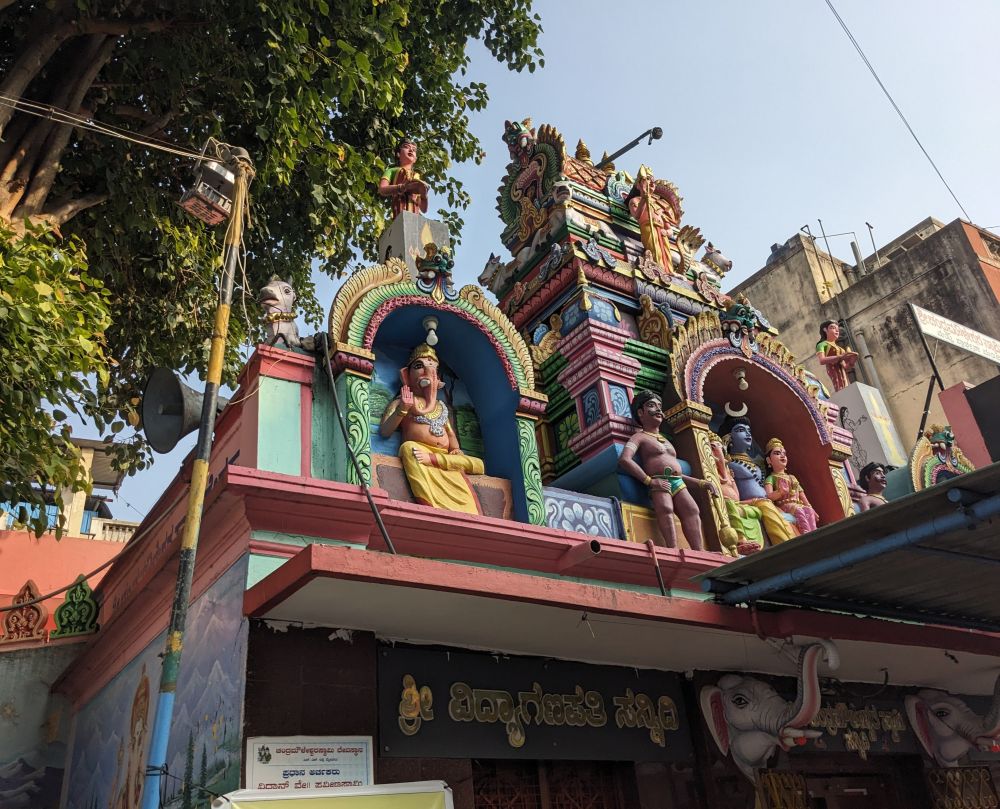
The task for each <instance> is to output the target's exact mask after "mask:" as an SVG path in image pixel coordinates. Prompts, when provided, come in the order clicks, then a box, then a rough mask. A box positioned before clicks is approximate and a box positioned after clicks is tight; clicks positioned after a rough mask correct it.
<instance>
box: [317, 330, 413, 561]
mask: <svg viewBox="0 0 1000 809" xmlns="http://www.w3.org/2000/svg"><path fill="white" fill-rule="evenodd" d="M322 338H323V359H324V360H325V361H326V362H325V365H326V377H327V379H329V380H330V390H331V392H332V393H333V406H334V409H335V410H336V411H337V423H338V424H339V425H340V431H341V432H342V433H343V434H344V446H346V447H347V454H348V455H349V456H350V458H351V463H352V464H353V465H354V471H355V473H356V474H357V476H358V480H359V481H360V483H361V489H362V490H363V491H364V493H365V497H366V498H368V505H369V507H370V508H371V510H372V514H374V515H375V522H376V523H378V530H379V531H380V532H381V534H382V539H384V540H385V545H386V547H387V548H388V549H389V552H390V553H393V554H394V553H396V546H395V545H393V544H392V540H391V539H389V532H388V531H387V530H386V529H385V523H383V522H382V515H381V514H380V513H379V510H378V506H377V505H375V501H374V500H373V499H372V493H371V491H370V490H369V488H368V482H367V481H366V480H365V476H364V474H362V472H361V464H360V463H359V462H358V456H357V455H355V454H354V449H353V448H352V447H351V439H350V436H349V435H348V431H347V419H346V418H345V417H344V411H343V410H341V407H340V396H338V395H337V382H336V380H335V379H334V378H333V361H332V360H331V359H330V337H329V335H328V334H327V333H326V332H323V334H322ZM366 417H367V416H366Z"/></svg>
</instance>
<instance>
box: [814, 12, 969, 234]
mask: <svg viewBox="0 0 1000 809" xmlns="http://www.w3.org/2000/svg"><path fill="white" fill-rule="evenodd" d="M824 2H825V3H826V4H827V6H829V8H830V11H832V12H833V16H834V17H836V18H837V22H838V23H840V27H841V28H843V29H844V33H845V34H847V38H848V39H849V40H851V44H852V45H853V46H854V50H856V51H857V52H858V56H860V57H861V61H863V62H864V63H865V67H867V68H868V71H869V72H870V73H871V74H872V76H873V77H874V78H875V81H876V82H878V86H879V87H881V88H882V92H883V93H885V97H886V98H888V99H889V103H890V104H892V108H893V109H894V110H896V114H897V115H898V116H899V118H900V120H901V121H902V122H903V125H904V126H905V127H906V129H907V131H908V132H909V133H910V135H911V136H912V137H913V140H914V141H915V142H916V144H917V146H919V147H920V151H921V152H923V153H924V157H926V158H927V162H928V163H930V164H931V167H932V168H933V169H934V171H935V172H936V173H937V176H938V178H939V179H940V180H941V182H942V183H944V187H945V188H947V189H948V193H949V194H951V198H952V199H953V200H955V204H956V205H957V206H958V207H959V209H960V210H961V211H962V214H963V216H965V218H966V220H967V221H969V222H971V221H972V217H971V216H969V212H968V211H966V210H965V206H963V205H962V203H961V202H959V201H958V197H957V196H955V192H954V191H952V190H951V186H950V185H948V181H947V180H946V179H945V178H944V175H943V174H942V173H941V170H940V169H939V168H938V167H937V163H935V162H934V160H933V159H932V158H931V156H930V154H929V153H928V151H927V149H925V148H924V144H922V143H921V142H920V138H918V137H917V133H916V132H914V131H913V127H912V126H910V122H909V121H908V120H906V116H905V115H903V111H902V110H901V109H900V108H899V105H898V104H897V103H896V101H895V99H893V97H892V94H891V93H890V92H889V90H888V88H887V87H886V86H885V84H883V82H882V79H880V78H879V75H878V73H877V72H876V70H875V67H874V66H873V65H872V63H871V62H870V61H868V57H867V56H865V52H864V51H863V50H862V49H861V45H860V44H858V41H857V40H856V39H855V38H854V34H852V33H851V29H850V28H848V27H847V23H846V22H844V19H843V17H841V16H840V14H838V13H837V9H835V8H834V7H833V0H824Z"/></svg>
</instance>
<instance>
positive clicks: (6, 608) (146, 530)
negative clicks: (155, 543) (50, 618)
mask: <svg viewBox="0 0 1000 809" xmlns="http://www.w3.org/2000/svg"><path fill="white" fill-rule="evenodd" d="M185 497H187V494H182V495H181V496H180V497H178V498H177V499H175V500H174V502H172V503H171V504H170V505H169V506H167V507H166V508H165V509H164V510H163V513H162V514H160V516H159V517H157V518H156V519H155V520H153V521H152V522H151V523H150V524H149V525H147V526H146V527H145V528H143V529H142V530H141V531H138V532H136V533H135V534H133V535H132V538H131V539H130V540H129V541H128V542H126V543H125V547H124V548H123V549H122V551H121V553H117V554H115V555H114V556H112V557H111V558H110V559H108V561H107V562H105V563H104V564H102V565H101V566H100V567H97V568H94V569H93V570H91V571H90V573H85V574H84V575H83V576H77V577H76V579H74V580H73V582H72V583H71V584H67V585H66V586H65V587H60V588H59V589H58V590H53V591H52V592H50V593H45V594H44V595H40V596H38V598H31V599H28V600H27V601H22V602H20V603H19V604H6V605H4V606H0V612H11V611H13V610H19V609H21V608H22V607H30V606H32V605H34V604H41V603H42V602H43V601H47V600H48V599H50V598H52V597H53V596H57V595H61V594H62V593H65V592H66V591H67V590H69V589H70V588H71V587H75V586H76V583H77V582H78V581H80V579H81V578H82V579H84V580H86V579H92V578H93V577H94V576H96V575H97V574H98V573H100V572H101V571H102V570H104V569H105V568H108V567H110V566H111V565H112V564H113V563H114V562H117V561H118V560H119V559H121V558H122V557H123V556H125V555H127V554H128V553H129V551H130V550H131V549H132V548H135V547H136V546H137V545H138V544H139V538H140V537H144V536H145V535H146V534H148V533H149V532H150V531H152V530H153V529H154V528H155V527H156V526H157V525H159V524H160V523H161V522H163V520H164V519H166V517H167V515H168V514H170V513H171V512H172V511H173V510H174V506H176V505H177V504H178V503H180V502H181V500H183V499H184V498H185Z"/></svg>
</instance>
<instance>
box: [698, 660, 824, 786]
mask: <svg viewBox="0 0 1000 809" xmlns="http://www.w3.org/2000/svg"><path fill="white" fill-rule="evenodd" d="M820 655H823V656H824V657H825V659H826V662H827V664H828V665H829V667H830V668H832V669H835V668H837V666H838V665H839V657H838V655H837V650H836V647H835V646H834V645H833V643H832V642H830V641H823V642H821V643H814V644H810V645H809V646H806V647H803V648H802V649H800V650H799V664H798V687H797V691H796V696H795V701H794V702H788V701H787V700H784V699H782V698H781V697H780V696H779V695H778V693H777V692H776V691H775V690H774V689H773V688H772V687H771V686H770V685H769V684H768V683H765V682H764V681H762V680H758V679H757V678H755V677H745V676H743V675H739V674H727V675H725V676H723V677H722V678H720V679H719V683H718V686H705V687H704V688H702V690H701V708H702V713H703V714H704V716H705V721H706V723H707V724H708V727H709V730H710V731H711V733H712V738H713V739H715V743H716V744H717V745H718V746H719V750H721V751H722V753H723V755H729V754H732V757H733V761H734V763H735V764H736V766H737V767H739V769H740V771H741V772H742V773H743V774H744V775H746V776H747V778H749V779H750V780H751V781H753V780H754V779H755V772H756V770H757V769H758V768H760V767H763V766H765V765H766V764H767V761H768V759H769V758H770V757H771V756H772V755H773V754H774V752H775V750H776V749H777V748H778V747H781V748H782V749H783V750H789V749H791V748H792V747H794V746H796V745H803V744H806V743H807V742H808V741H809V739H815V738H818V737H819V736H821V735H822V732H821V731H818V730H811V729H809V723H810V722H811V721H812V720H813V719H814V718H815V716H816V713H817V712H818V711H819V708H820V702H821V699H822V698H821V694H820V690H819V676H818V664H819V658H820Z"/></svg>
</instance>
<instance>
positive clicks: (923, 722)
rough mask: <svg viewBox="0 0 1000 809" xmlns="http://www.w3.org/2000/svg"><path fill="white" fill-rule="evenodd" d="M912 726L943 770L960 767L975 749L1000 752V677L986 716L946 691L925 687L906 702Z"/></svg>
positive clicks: (928, 752)
mask: <svg viewBox="0 0 1000 809" xmlns="http://www.w3.org/2000/svg"><path fill="white" fill-rule="evenodd" d="M903 702H904V704H905V706H906V715H907V717H908V718H909V720H910V727H912V728H913V732H914V733H916V735H917V738H918V739H920V743H921V744H922V745H923V747H924V750H926V751H927V754H928V755H929V756H931V757H932V758H933V759H934V761H935V762H937V764H938V766H939V767H957V766H958V761H959V759H961V758H962V757H963V756H964V755H965V754H966V753H968V752H969V751H970V750H971V749H972V748H974V747H975V748H977V749H979V750H982V751H993V752H1000V743H998V739H1000V676H998V677H997V679H996V682H995V683H994V685H993V704H992V705H991V706H990V710H989V712H988V713H987V714H986V716H982V717H981V716H979V715H978V714H976V713H975V712H974V711H973V710H972V709H971V708H970V707H969V706H968V705H967V704H966V703H965V702H964V701H963V700H961V699H959V698H958V697H956V696H953V695H952V694H949V693H947V692H946V691H937V690H935V689H933V688H925V689H922V690H921V691H918V692H917V693H916V694H912V695H910V696H908V697H906V699H904V700H903Z"/></svg>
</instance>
